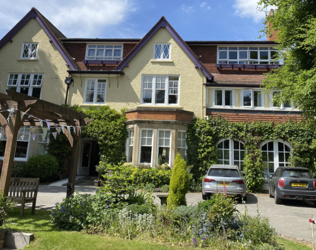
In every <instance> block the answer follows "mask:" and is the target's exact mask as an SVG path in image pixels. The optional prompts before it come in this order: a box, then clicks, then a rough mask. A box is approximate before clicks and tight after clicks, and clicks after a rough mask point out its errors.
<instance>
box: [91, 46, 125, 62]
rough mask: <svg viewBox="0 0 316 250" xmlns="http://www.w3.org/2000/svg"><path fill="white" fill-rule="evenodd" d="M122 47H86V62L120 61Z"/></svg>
mask: <svg viewBox="0 0 316 250" xmlns="http://www.w3.org/2000/svg"><path fill="white" fill-rule="evenodd" d="M122 54H123V45H87V49H86V60H117V61H121V60H122Z"/></svg>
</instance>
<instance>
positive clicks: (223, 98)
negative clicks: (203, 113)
mask: <svg viewBox="0 0 316 250" xmlns="http://www.w3.org/2000/svg"><path fill="white" fill-rule="evenodd" d="M217 90H221V91H222V105H216V104H215V92H216V91H217ZM225 91H231V92H232V105H225ZM213 107H222V108H227V107H229V108H233V107H235V90H234V89H224V88H222V89H219V88H217V89H213Z"/></svg>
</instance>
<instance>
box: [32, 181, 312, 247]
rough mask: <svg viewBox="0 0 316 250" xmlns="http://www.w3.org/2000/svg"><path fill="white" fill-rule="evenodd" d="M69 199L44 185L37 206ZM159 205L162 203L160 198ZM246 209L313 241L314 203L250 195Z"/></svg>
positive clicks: (190, 197)
mask: <svg viewBox="0 0 316 250" xmlns="http://www.w3.org/2000/svg"><path fill="white" fill-rule="evenodd" d="M87 184H89V183H87V182H83V183H81V184H80V183H79V184H78V185H77V187H76V190H77V191H78V192H79V193H89V194H95V191H96V188H95V187H93V186H91V185H87ZM65 196H66V187H54V186H53V187H52V186H47V185H40V187H39V193H38V196H37V206H36V207H37V208H38V209H40V208H41V209H52V208H54V206H55V203H56V202H61V201H62V199H63V198H64V197H65ZM200 201H202V195H201V193H189V194H187V203H188V205H196V204H197V203H198V202H200ZM155 202H157V203H159V199H158V198H157V197H156V199H155ZM246 206H247V209H248V212H249V214H251V215H256V214H257V210H259V213H260V215H261V216H264V217H267V218H268V219H269V221H270V224H271V225H272V226H273V227H274V228H275V229H276V231H277V233H279V234H283V235H287V236H290V237H292V238H296V239H303V240H305V241H308V242H311V231H310V230H311V228H310V223H309V222H308V219H309V218H310V214H311V213H314V217H316V209H315V207H313V206H312V204H311V203H306V202H303V201H300V202H287V203H285V204H282V205H276V204H275V203H274V199H272V198H269V197H268V195H267V194H258V195H248V204H247V205H246ZM237 208H238V210H240V211H244V209H245V205H244V204H238V206H237ZM315 240H316V238H315Z"/></svg>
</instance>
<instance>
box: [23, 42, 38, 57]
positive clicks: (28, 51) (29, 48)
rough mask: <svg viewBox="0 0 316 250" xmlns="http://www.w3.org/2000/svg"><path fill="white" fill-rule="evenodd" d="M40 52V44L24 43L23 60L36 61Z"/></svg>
mask: <svg viewBox="0 0 316 250" xmlns="http://www.w3.org/2000/svg"><path fill="white" fill-rule="evenodd" d="M37 51H38V43H23V45H22V53H21V58H22V59H36V58H37Z"/></svg>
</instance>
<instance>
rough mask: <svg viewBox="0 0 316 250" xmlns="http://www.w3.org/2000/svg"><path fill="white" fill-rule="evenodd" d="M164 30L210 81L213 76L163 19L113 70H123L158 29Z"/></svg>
mask: <svg viewBox="0 0 316 250" xmlns="http://www.w3.org/2000/svg"><path fill="white" fill-rule="evenodd" d="M160 28H165V29H166V30H168V31H169V33H170V34H171V36H172V37H173V38H174V39H175V40H176V42H177V43H178V44H179V45H180V47H181V48H182V49H183V50H184V51H185V53H186V54H187V55H188V56H189V57H190V59H191V60H192V61H193V62H194V64H195V67H196V68H199V69H201V70H202V72H203V74H204V75H205V76H206V78H207V79H209V80H212V79H213V76H212V75H211V73H210V72H209V71H208V70H207V69H206V67H205V66H204V65H203V63H202V62H201V61H200V60H199V59H198V58H197V56H196V55H195V54H194V52H193V51H192V50H191V49H190V47H189V46H188V45H187V44H186V43H185V42H184V41H183V39H182V38H181V37H180V36H179V34H178V33H177V32H176V31H175V30H174V28H173V27H172V26H171V25H170V23H168V21H167V20H166V18H165V17H161V19H160V20H159V21H158V22H157V23H156V24H155V26H154V27H153V28H152V29H151V30H150V31H149V32H148V33H147V34H146V35H145V36H144V38H143V39H141V40H140V41H139V43H138V44H137V45H136V46H135V47H134V49H132V50H131V52H130V53H129V54H128V55H127V56H126V57H125V58H124V59H123V60H122V61H121V62H120V64H119V65H118V66H117V67H116V68H115V70H123V68H124V67H127V66H128V63H129V62H130V60H132V58H133V57H134V56H135V55H136V54H137V53H138V52H139V51H140V50H141V48H143V47H144V45H145V44H146V43H147V42H148V41H149V40H150V39H151V38H152V37H153V35H154V34H155V33H156V32H157V31H158V30H159V29H160Z"/></svg>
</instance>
